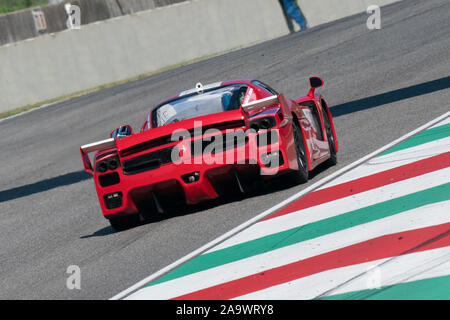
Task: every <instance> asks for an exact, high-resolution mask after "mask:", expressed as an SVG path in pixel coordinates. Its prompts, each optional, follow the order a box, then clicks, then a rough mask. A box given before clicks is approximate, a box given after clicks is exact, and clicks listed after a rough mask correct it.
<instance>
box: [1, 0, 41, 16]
mask: <svg viewBox="0 0 450 320" xmlns="http://www.w3.org/2000/svg"><path fill="white" fill-rule="evenodd" d="M47 4H48V0H0V14H2V13H8V12H14V11H18V10H22V9H26V8H32V7H36V6H45V5H47Z"/></svg>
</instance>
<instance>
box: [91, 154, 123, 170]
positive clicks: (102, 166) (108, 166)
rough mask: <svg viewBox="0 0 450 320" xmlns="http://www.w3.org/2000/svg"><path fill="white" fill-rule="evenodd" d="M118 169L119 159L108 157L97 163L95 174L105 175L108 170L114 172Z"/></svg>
mask: <svg viewBox="0 0 450 320" xmlns="http://www.w3.org/2000/svg"><path fill="white" fill-rule="evenodd" d="M118 167H120V161H119V157H117V156H114V157H109V158H106V159H105V160H102V161H99V162H97V164H96V166H95V172H100V173H105V172H106V171H108V170H111V171H114V170H116V169H117V168H118Z"/></svg>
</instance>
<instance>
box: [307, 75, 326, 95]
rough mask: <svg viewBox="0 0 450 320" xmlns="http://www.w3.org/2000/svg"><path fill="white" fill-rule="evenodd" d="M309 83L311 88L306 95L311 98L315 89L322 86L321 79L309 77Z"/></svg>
mask: <svg viewBox="0 0 450 320" xmlns="http://www.w3.org/2000/svg"><path fill="white" fill-rule="evenodd" d="M309 85H310V87H311V89H310V90H309V92H308V96H310V97H311V98H313V97H314V92H315V91H316V89H317V88H320V87H321V86H323V80H322V79H321V78H319V77H311V78H309Z"/></svg>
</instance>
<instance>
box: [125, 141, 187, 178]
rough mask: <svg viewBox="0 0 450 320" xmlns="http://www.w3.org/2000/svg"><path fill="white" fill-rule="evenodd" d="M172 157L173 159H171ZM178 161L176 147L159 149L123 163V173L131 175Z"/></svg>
mask: <svg viewBox="0 0 450 320" xmlns="http://www.w3.org/2000/svg"><path fill="white" fill-rule="evenodd" d="M172 156H173V157H174V159H172ZM178 160H179V153H178V147H176V146H175V147H171V148H166V149H161V150H158V151H155V152H151V153H148V154H146V155H143V156H140V157H136V158H133V159H130V160H126V161H124V162H123V173H124V174H126V175H132V174H137V173H142V172H146V171H150V170H155V169H158V168H159V167H160V166H161V165H163V164H167V163H171V162H173V161H178Z"/></svg>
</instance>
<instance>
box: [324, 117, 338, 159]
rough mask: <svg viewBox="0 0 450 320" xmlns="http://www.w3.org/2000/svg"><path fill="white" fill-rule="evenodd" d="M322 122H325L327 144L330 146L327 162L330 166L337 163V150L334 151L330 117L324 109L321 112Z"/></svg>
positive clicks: (334, 145)
mask: <svg viewBox="0 0 450 320" xmlns="http://www.w3.org/2000/svg"><path fill="white" fill-rule="evenodd" d="M323 122H324V124H325V132H326V134H327V141H328V146H329V148H330V154H331V155H330V159H328V161H327V163H328V164H329V165H330V166H334V165H336V164H337V162H338V161H337V152H336V144H335V141H334V135H333V128H331V122H330V118H329V117H328V113H327V112H326V111H325V112H324V113H323Z"/></svg>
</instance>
